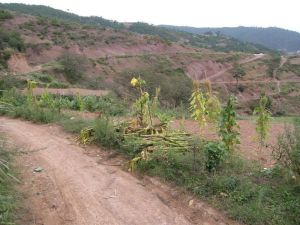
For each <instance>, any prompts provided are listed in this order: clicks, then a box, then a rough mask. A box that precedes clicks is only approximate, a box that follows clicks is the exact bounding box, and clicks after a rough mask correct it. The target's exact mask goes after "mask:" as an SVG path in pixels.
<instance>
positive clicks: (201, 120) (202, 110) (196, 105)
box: [190, 81, 207, 136]
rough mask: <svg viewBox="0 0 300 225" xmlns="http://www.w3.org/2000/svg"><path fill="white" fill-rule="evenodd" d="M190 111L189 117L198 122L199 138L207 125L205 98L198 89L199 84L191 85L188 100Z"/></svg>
mask: <svg viewBox="0 0 300 225" xmlns="http://www.w3.org/2000/svg"><path fill="white" fill-rule="evenodd" d="M190 111H191V113H192V115H191V117H192V118H193V119H194V120H196V121H197V122H198V125H199V129H200V136H202V133H203V129H204V128H205V126H206V124H207V109H206V98H205V95H204V93H203V92H202V91H201V89H200V87H199V83H197V82H195V81H194V83H193V93H192V96H191V98H190Z"/></svg>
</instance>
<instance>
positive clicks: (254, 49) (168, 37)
mask: <svg viewBox="0 0 300 225" xmlns="http://www.w3.org/2000/svg"><path fill="white" fill-rule="evenodd" d="M0 9H6V10H11V11H16V12H19V13H24V14H30V15H33V16H40V17H48V18H51V19H55V20H61V21H65V22H70V23H80V24H84V25H90V26H100V27H110V28H114V29H117V30H129V31H131V32H135V33H140V34H147V35H155V36H159V37H160V38H162V39H163V40H164V41H166V42H168V43H170V42H178V43H180V44H184V45H191V46H193V47H199V48H207V49H212V50H215V51H222V52H230V51H239V52H249V53H259V52H269V51H270V49H268V48H266V47H264V46H262V45H258V44H252V43H247V42H243V41H239V40H237V39H235V38H231V37H228V36H225V35H218V36H215V35H198V34H197V35H195V34H191V33H189V32H184V31H176V30H174V29H168V28H163V27H158V26H153V25H150V24H147V23H140V22H138V23H132V24H130V25H129V26H125V25H124V24H123V23H119V22H116V21H111V20H107V19H103V18H102V17H96V16H91V17H82V16H78V15H76V14H73V13H69V12H65V11H62V10H57V9H54V8H51V7H48V6H43V5H26V4H18V3H12V4H8V3H6V4H3V3H0Z"/></svg>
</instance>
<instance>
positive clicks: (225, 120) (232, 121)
mask: <svg viewBox="0 0 300 225" xmlns="http://www.w3.org/2000/svg"><path fill="white" fill-rule="evenodd" d="M235 107H236V98H235V97H234V96H230V97H229V99H228V101H227V104H226V106H225V107H224V108H223V109H222V111H221V119H220V122H219V136H220V138H221V140H222V142H223V143H224V144H225V147H226V150H227V151H229V152H232V151H233V150H234V147H235V146H236V145H237V144H239V143H240V138H239V136H240V133H239V125H238V123H237V120H236V110H235Z"/></svg>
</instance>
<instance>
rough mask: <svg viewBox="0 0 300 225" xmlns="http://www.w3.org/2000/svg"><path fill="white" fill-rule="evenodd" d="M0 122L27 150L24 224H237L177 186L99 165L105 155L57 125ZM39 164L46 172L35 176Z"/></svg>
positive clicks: (24, 157) (23, 158)
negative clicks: (192, 200)
mask: <svg viewBox="0 0 300 225" xmlns="http://www.w3.org/2000/svg"><path fill="white" fill-rule="evenodd" d="M0 124H1V125H0V131H2V132H5V133H6V135H7V136H8V138H9V140H11V141H13V144H14V145H17V146H21V147H22V149H23V150H24V149H25V153H26V149H27V151H28V153H27V154H24V155H22V156H20V157H19V158H18V162H19V164H20V165H21V168H23V171H22V173H21V174H22V178H23V181H24V184H23V185H22V187H20V188H21V189H23V190H25V191H26V192H28V194H27V196H28V197H27V200H26V206H27V207H26V208H27V211H28V212H27V215H29V216H27V217H26V216H25V217H24V219H23V221H22V223H21V224H22V225H27V224H28V225H29V224H37V225H42V224H43V225H60V224H62V225H64V224H66V225H69V224H72V225H100V224H101V225H102V224H109V225H114V224H124V225H127V224H128V225H129V224H130V225H134V224H139V225H140V224H145V225H147V224H155V225H156V224H170V225H171V224H172V225H176V224H178V225H184V224H205V225H217V224H220V225H221V224H222V225H224V224H236V223H234V222H232V221H230V220H228V219H226V218H225V217H224V216H223V215H222V214H221V213H219V212H217V211H216V210H214V209H212V208H211V207H209V206H207V205H206V204H205V203H203V202H201V201H198V200H196V199H194V197H193V196H191V195H188V194H186V193H184V192H182V191H180V190H178V188H176V187H171V186H169V185H167V184H164V183H162V182H160V181H158V180H157V179H155V178H147V177H145V178H143V179H142V180H141V179H137V178H136V177H134V176H132V175H131V174H129V173H127V172H125V171H123V170H122V169H121V168H120V167H118V166H117V167H116V166H108V165H105V164H99V163H98V162H97V161H98V160H102V161H103V160H105V158H106V159H107V158H108V157H107V156H108V152H107V151H101V150H99V149H96V148H93V147H88V148H86V149H83V148H81V147H80V146H78V145H76V144H74V140H73V137H72V136H71V135H68V134H66V133H64V132H63V131H62V130H61V129H60V128H59V127H58V126H55V125H36V124H32V123H29V122H24V121H19V120H13V119H8V118H0ZM32 150H38V151H34V152H29V151H32ZM85 153H86V154H85ZM114 160H117V161H118V163H120V162H122V159H120V157H117V158H116V159H114ZM36 166H41V167H43V168H44V170H43V171H42V172H41V173H32V171H33V169H34V168H35V167H36ZM191 199H194V203H193V205H192V206H189V201H190V200H191Z"/></svg>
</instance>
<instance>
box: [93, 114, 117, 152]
mask: <svg viewBox="0 0 300 225" xmlns="http://www.w3.org/2000/svg"><path fill="white" fill-rule="evenodd" d="M94 129H95V141H96V143H98V144H100V145H102V146H104V147H108V148H112V147H115V148H120V146H121V140H122V138H121V136H120V135H119V133H117V132H116V130H115V127H114V126H113V124H112V122H111V121H110V120H109V119H108V118H100V119H97V120H96V121H95V126H94Z"/></svg>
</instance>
